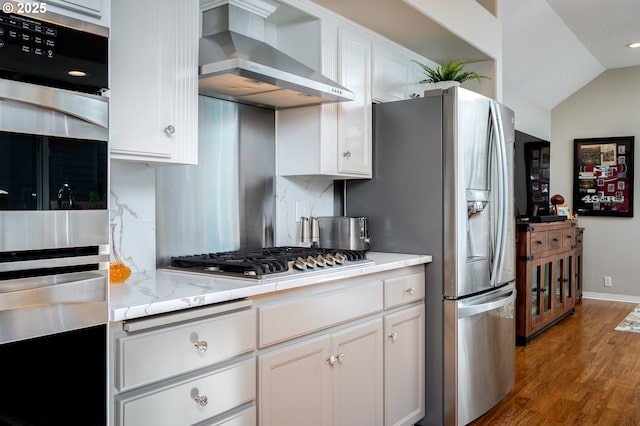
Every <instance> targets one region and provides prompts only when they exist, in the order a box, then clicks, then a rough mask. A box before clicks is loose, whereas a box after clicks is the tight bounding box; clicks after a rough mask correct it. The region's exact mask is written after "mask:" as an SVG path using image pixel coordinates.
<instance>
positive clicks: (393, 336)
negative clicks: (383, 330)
mask: <svg viewBox="0 0 640 426" xmlns="http://www.w3.org/2000/svg"><path fill="white" fill-rule="evenodd" d="M389 337H391V340H393V341H394V342H395V341H396V340H398V333H397V332H395V331H394V332H393V333H391V334H390V335H389Z"/></svg>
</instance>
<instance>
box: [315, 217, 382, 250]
mask: <svg viewBox="0 0 640 426" xmlns="http://www.w3.org/2000/svg"><path fill="white" fill-rule="evenodd" d="M318 226H319V228H320V229H319V231H320V235H319V236H320V241H319V243H318V244H319V246H320V247H323V248H332V249H343V250H368V249H369V243H370V241H371V239H370V238H369V227H368V223H367V218H366V217H347V216H323V217H319V218H318Z"/></svg>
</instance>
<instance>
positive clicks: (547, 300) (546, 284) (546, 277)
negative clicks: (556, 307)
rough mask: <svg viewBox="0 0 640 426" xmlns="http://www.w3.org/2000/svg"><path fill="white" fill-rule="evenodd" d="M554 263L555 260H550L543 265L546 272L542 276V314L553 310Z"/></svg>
mask: <svg viewBox="0 0 640 426" xmlns="http://www.w3.org/2000/svg"><path fill="white" fill-rule="evenodd" d="M552 265H553V262H551V261H549V262H546V263H545V264H544V265H543V270H544V274H543V276H542V281H541V284H542V288H541V292H542V315H544V314H547V313H550V312H551V308H552V305H551V303H552V302H551V300H552V297H553V296H552V295H551V279H552V275H551V266H552Z"/></svg>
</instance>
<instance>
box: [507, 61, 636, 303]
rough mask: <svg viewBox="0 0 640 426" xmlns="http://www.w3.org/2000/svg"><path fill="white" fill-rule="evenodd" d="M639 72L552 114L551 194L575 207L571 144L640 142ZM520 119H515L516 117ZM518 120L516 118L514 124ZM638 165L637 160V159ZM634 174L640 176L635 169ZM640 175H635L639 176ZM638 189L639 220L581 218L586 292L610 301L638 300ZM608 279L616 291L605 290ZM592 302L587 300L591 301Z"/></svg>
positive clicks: (622, 72)
mask: <svg viewBox="0 0 640 426" xmlns="http://www.w3.org/2000/svg"><path fill="white" fill-rule="evenodd" d="M639 77H640V67H629V68H619V69H614V70H608V71H606V72H604V73H603V74H601V75H600V76H598V77H597V78H595V79H594V80H593V81H592V82H591V83H589V84H588V85H586V86H585V87H583V88H582V89H580V90H579V91H577V92H576V93H575V94H573V95H572V96H571V97H569V98H567V99H566V100H565V101H564V102H562V103H561V104H559V105H558V106H557V107H556V108H554V109H553V110H552V112H551V123H552V126H551V175H552V176H553V178H552V182H551V193H553V194H555V193H559V194H562V195H564V197H565V199H566V200H567V201H568V202H571V203H572V204H573V202H572V191H573V140H574V139H577V138H596V137H609V136H635V138H636V144H635V146H636V147H637V146H638V144H639V142H640V119H638V111H640V78H639ZM516 117H517V115H516ZM516 119H517V118H516ZM634 161H635V162H637V161H638V155H637V154H634ZM636 170H638V168H637V166H636ZM636 174H637V172H636ZM637 182H638V180H637V178H636V187H635V188H634V191H633V192H634V194H633V195H634V199H635V203H634V204H635V206H634V208H635V212H634V214H635V217H633V218H609V217H580V218H579V219H578V220H579V224H580V226H583V227H584V228H585V235H584V291H585V292H587V293H597V294H594V295H591V296H593V297H598V298H609V299H612V300H629V301H631V300H633V301H637V300H640V285H639V284H640V274H639V269H638V256H637V254H638V253H640V208H639V207H638V200H639V198H638V197H639V196H640V191H639V190H638V186H637ZM605 275H610V276H611V277H612V278H613V286H612V287H611V288H605V287H604V285H603V277H604V276H605ZM587 296H589V295H587Z"/></svg>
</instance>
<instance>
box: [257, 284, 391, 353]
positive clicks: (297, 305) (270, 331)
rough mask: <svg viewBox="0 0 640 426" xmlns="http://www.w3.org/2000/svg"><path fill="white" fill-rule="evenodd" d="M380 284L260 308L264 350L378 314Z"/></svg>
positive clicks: (261, 343) (379, 309)
mask: <svg viewBox="0 0 640 426" xmlns="http://www.w3.org/2000/svg"><path fill="white" fill-rule="evenodd" d="M382 306H383V290H382V281H375V282H373V283H370V284H366V285H363V286H358V287H353V288H347V289H344V290H340V291H335V292H330V293H326V294H318V295H314V296H310V297H306V298H302V299H297V300H290V301H287V302H283V303H277V304H274V305H271V306H263V307H260V308H259V311H260V313H259V315H260V330H259V336H260V337H259V341H260V342H259V346H260V347H264V346H268V345H272V344H274V343H277V342H281V341H284V340H288V339H292V338H294V337H298V336H302V335H305V334H309V333H312V332H314V331H318V330H322V329H324V328H328V327H331V326H333V325H337V324H340V323H343V322H346V321H349V320H352V319H355V318H359V317H363V316H365V315H369V314H372V313H375V312H381V311H382Z"/></svg>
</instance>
